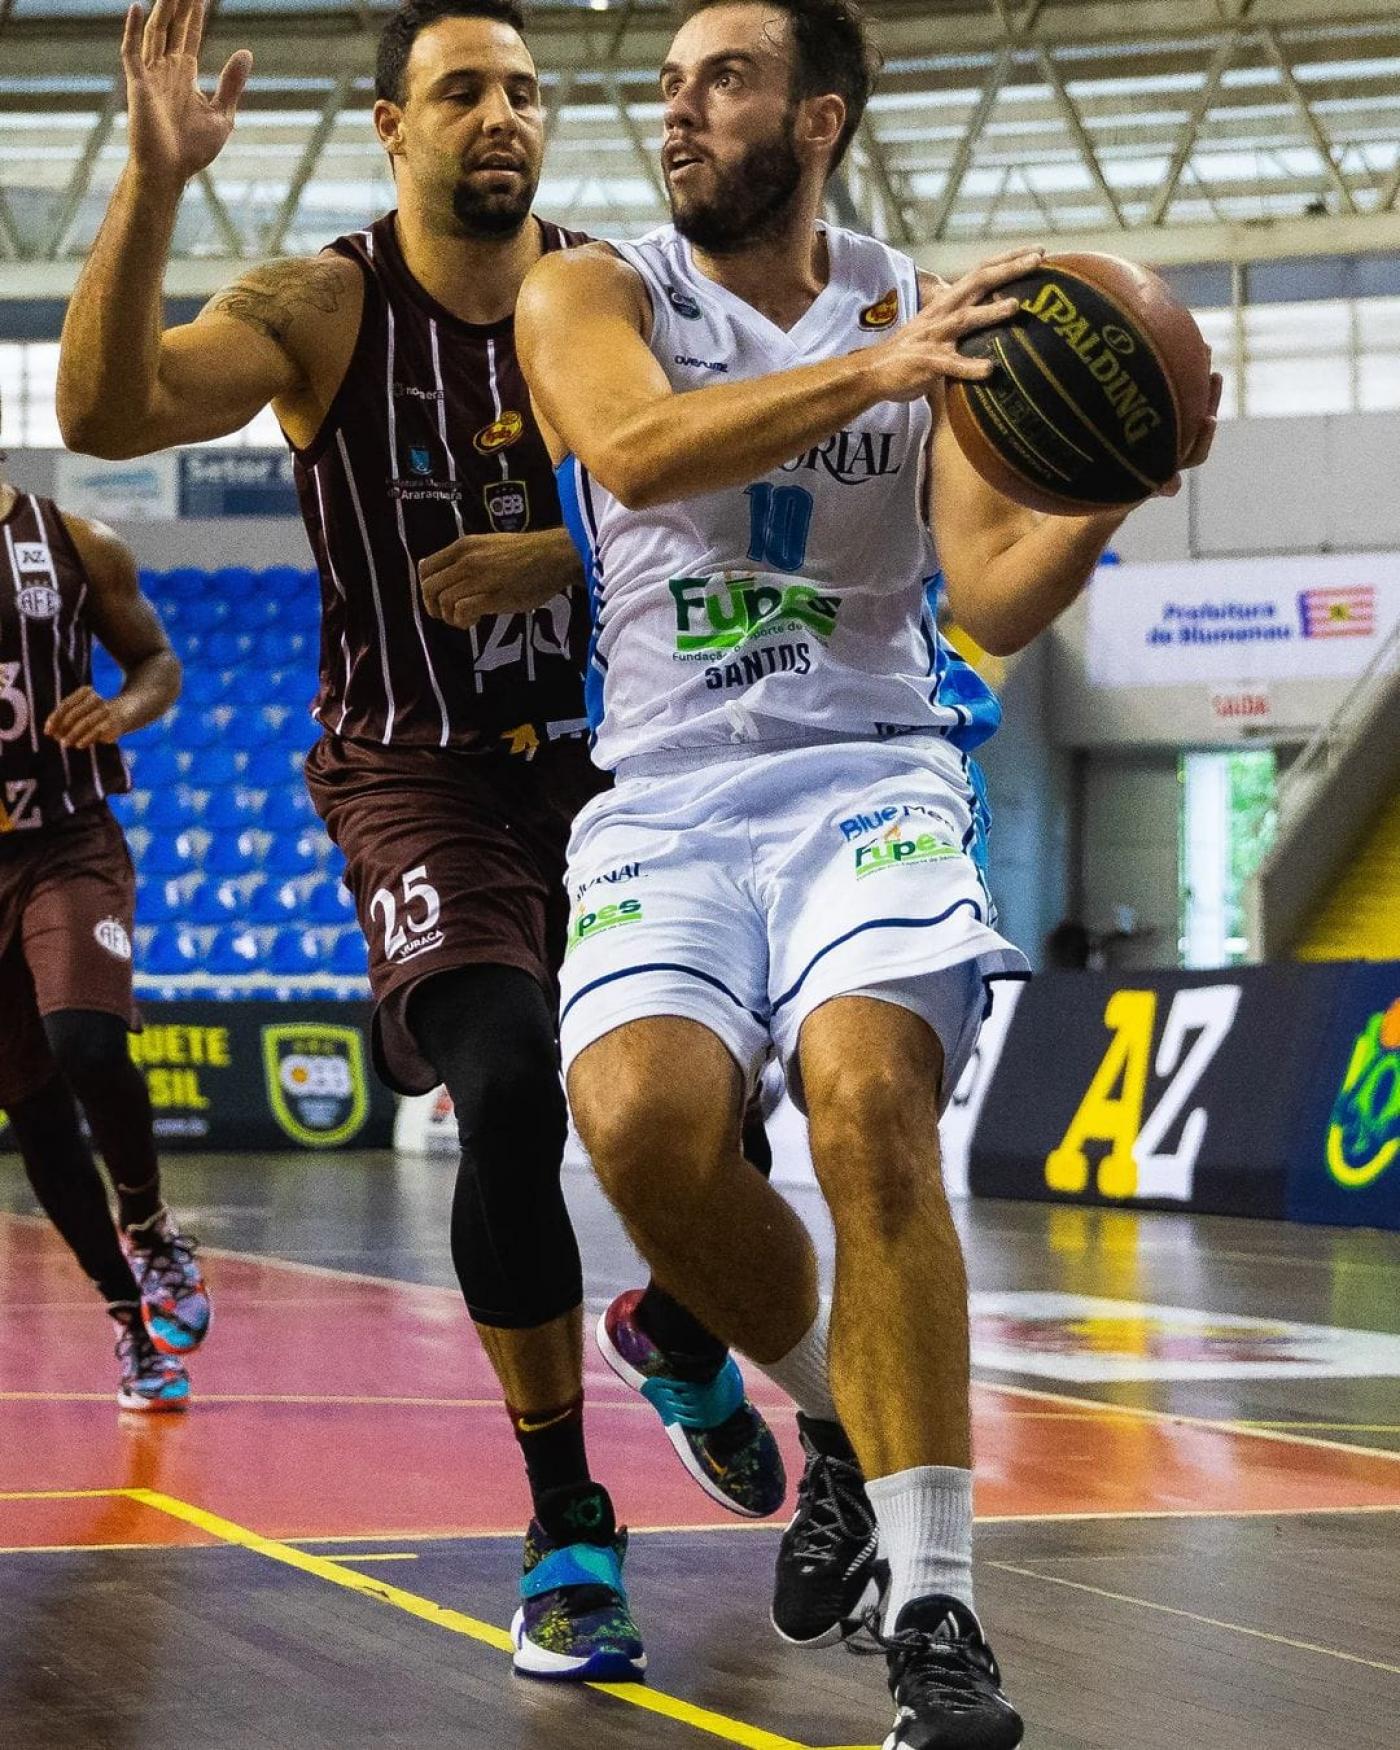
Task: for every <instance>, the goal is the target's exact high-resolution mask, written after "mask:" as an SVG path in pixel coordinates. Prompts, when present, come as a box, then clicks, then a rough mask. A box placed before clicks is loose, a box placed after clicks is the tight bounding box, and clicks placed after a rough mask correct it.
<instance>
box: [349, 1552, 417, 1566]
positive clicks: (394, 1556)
mask: <svg viewBox="0 0 1400 1750" xmlns="http://www.w3.org/2000/svg"><path fill="white" fill-rule="evenodd" d="M340 1559H341V1561H343V1562H354V1563H356V1564H357V1565H358V1564H359V1563H361V1562H416V1561H417V1560H418V1557H417V1555H416V1554H414V1553H411V1552H409V1551H407V1550H395V1551H393V1552H392V1553H386V1552H385V1551H383V1550H375V1551H371V1550H365V1551H363V1552H362V1553H361V1554H359V1555H343V1556H342V1557H341V1558H340Z"/></svg>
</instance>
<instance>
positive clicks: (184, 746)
mask: <svg viewBox="0 0 1400 1750" xmlns="http://www.w3.org/2000/svg"><path fill="white" fill-rule="evenodd" d="M219 738H220V730H219V725H218V722H217V720H216V719H215V718H214V717H213V716H212V715H211V714H210V713H208V712H204V711H186V712H185V713H184V714H183V716H182V717H181V718H180V722H179V724H178V726H177V727H176V728H175V729H173V730H172V731H171V739H172V740H173V742H174V744H175V746H176V748H177V749H178V750H179V751H180V752H181V753H194V754H197V753H199V752H200V750H201V749H202V748H206V747H215V746H217V745H218V742H219Z"/></svg>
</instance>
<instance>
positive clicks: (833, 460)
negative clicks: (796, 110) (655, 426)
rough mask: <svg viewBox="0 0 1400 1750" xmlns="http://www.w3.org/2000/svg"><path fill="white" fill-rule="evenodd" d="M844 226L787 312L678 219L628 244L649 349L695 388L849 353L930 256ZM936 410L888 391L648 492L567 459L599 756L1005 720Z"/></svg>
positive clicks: (832, 230)
mask: <svg viewBox="0 0 1400 1750" xmlns="http://www.w3.org/2000/svg"><path fill="white" fill-rule="evenodd" d="M826 237H827V243H828V248H829V253H830V278H829V280H828V283H827V285H826V287H825V289H824V290H823V291H822V293H821V295H820V296H819V297H818V298H817V300H816V301H815V303H813V304H812V306H811V308H810V309H809V310H808V311H807V312H806V314H805V315H804V316H803V317H802V319H801V320H800V321H799V322H798V323H797V324H796V325H795V326H794V327H793V328H791V329H789V330H788V331H787V332H784V331H783V330H782V329H780V328H778V327H776V326H775V325H774V324H773V323H772V322H770V321H769V320H768V318H767V317H766V316H763V315H761V314H760V313H759V312H758V311H757V310H755V309H754V308H752V306H751V305H749V304H746V303H745V302H744V301H743V300H742V299H740V298H738V297H736V296H735V295H734V294H733V293H732V292H730V291H727V290H726V289H725V288H724V287H723V286H720V285H716V284H715V283H714V281H713V280H710V279H707V278H706V277H705V276H704V275H703V274H701V273H700V272H699V271H698V270H697V269H696V267H695V265H694V262H693V260H692V257H691V252H690V246H689V244H688V243H687V242H686V241H685V240H684V239H683V238H682V237H680V236H678V235H677V233H676V231H675V230H674V228H673V227H671V226H669V225H668V226H665V227H663V228H662V229H661V230H658V231H654V232H652V233H651V235H650V236H648V237H646V238H644V239H643V240H642V241H641V242H640V243H637V244H630V243H617V244H614V245H613V247H614V248H615V249H616V250H617V252H618V254H619V255H621V256H622V257H623V258H624V259H625V260H626V261H628V262H629V263H630V264H631V265H632V266H633V267H634V268H635V269H636V270H637V272H638V273H640V274H641V276H642V279H643V280H644V282H645V284H646V288H647V292H648V294H649V296H650V300H651V307H652V329H651V339H650V345H651V350H652V352H653V353H654V354H655V355H656V358H657V360H658V362H659V363H660V365H661V367H662V369H663V370H664V371H665V373H666V375H667V377H668V378H669V379H670V382H671V384H672V387H673V388H674V389H675V390H676V391H677V392H678V393H685V392H686V391H688V390H692V389H700V388H705V387H708V386H710V385H712V384H717V383H732V382H736V381H741V380H743V379H746V378H751V377H760V376H766V375H768V374H770V373H772V372H774V371H782V370H787V369H791V368H792V367H794V366H797V365H804V364H810V363H813V362H814V361H816V360H820V359H829V358H837V357H840V356H841V355H843V354H845V353H849V352H853V351H855V350H856V349H857V348H858V347H862V346H873V345H877V344H878V343H879V342H880V341H881V340H883V339H885V338H886V337H887V336H888V335H889V334H890V332H891V331H892V330H893V329H895V328H896V327H897V326H898V325H899V324H900V323H901V322H906V321H908V320H909V318H910V317H911V316H912V315H913V314H914V313H915V312H916V311H917V309H918V307H919V288H918V276H917V270H916V268H915V266H914V263H913V262H912V261H910V260H909V258H908V257H907V256H904V255H901V254H899V253H898V252H897V251H895V250H892V249H889V248H887V247H886V246H885V245H884V244H883V243H880V242H877V241H876V240H875V239H874V238H870V237H862V236H859V235H857V234H856V233H854V232H850V231H843V230H839V229H837V228H836V227H834V226H828V227H826ZM931 424H932V415H931V413H930V410H929V407H928V403H927V402H926V401H925V400H923V399H922V398H920V399H919V400H917V401H913V402H908V403H898V402H882V403H880V404H879V405H878V406H875V407H873V408H871V409H870V410H869V411H868V412H867V413H865V414H863V415H861V417H860V418H859V419H857V420H854V421H853V422H852V423H851V425H850V426H848V427H847V428H846V429H845V430H843V431H840V432H837V433H836V434H835V435H834V436H832V437H830V438H827V439H825V440H824V441H823V442H821V443H819V444H816V445H814V446H813V447H812V448H810V449H808V450H805V451H804V452H803V453H802V454H801V455H799V456H794V457H793V458H792V459H791V460H790V461H788V462H786V463H784V464H783V465H782V466H780V467H777V468H774V469H773V470H772V472H771V473H768V474H765V475H764V476H763V477H762V478H761V479H758V480H755V481H753V482H751V483H750V484H748V485H746V486H731V487H725V488H724V489H723V490H722V491H717V492H709V493H705V494H703V495H702V496H700V497H697V498H688V499H685V500H683V501H681V502H679V503H675V504H667V505H658V506H655V507H654V508H652V509H649V510H639V511H636V510H628V509H627V508H626V507H625V506H624V505H622V504H620V503H619V502H618V501H617V500H616V499H615V498H614V497H613V496H612V495H611V494H610V493H609V492H608V491H607V490H606V489H605V488H604V487H603V486H602V485H601V484H600V483H599V482H598V481H597V480H596V479H594V478H592V477H591V476H590V475H589V473H588V471H587V470H586V469H585V468H584V467H583V466H582V464H581V463H580V462H579V461H578V460H577V458H575V457H572V456H569V457H566V458H565V459H564V461H563V462H561V463H560V465H559V468H558V471H557V472H558V478H559V489H560V490H559V496H560V500H561V503H562V505H563V508H564V517H565V521H566V523H567V524H568V526H569V529H570V532H571V533H572V534H573V537H574V540H575V541H576V542H577V544H578V546H579V549H580V552H581V553H582V555H583V560H584V567H585V570H586V572H587V573H588V576H589V586H590V599H591V603H592V609H593V640H592V647H591V650H590V660H589V674H588V677H587V693H588V706H589V717H590V721H591V724H592V728H593V733H594V737H595V758H596V760H597V762H598V764H599V765H602V766H605V767H608V768H616V767H617V766H618V765H619V763H620V762H622V761H624V760H627V761H631V760H633V759H635V758H637V757H638V756H647V755H665V756H684V755H691V756H695V757H699V758H703V757H704V756H705V754H706V752H707V751H708V750H710V749H713V751H714V752H715V753H716V754H721V753H723V752H724V751H726V750H735V749H736V748H742V747H744V746H745V745H747V746H748V747H749V748H751V749H753V750H755V751H756V750H757V749H758V748H761V747H762V746H765V745H769V746H792V745H796V744H801V743H803V742H814V741H818V742H819V741H823V740H828V739H846V738H849V737H857V738H878V737H882V736H888V735H901V734H909V733H917V732H919V731H923V732H925V733H934V734H941V735H944V736H947V737H948V738H949V739H950V740H952V741H953V742H954V743H955V745H957V746H958V747H959V748H960V749H962V750H964V751H966V750H967V749H969V748H971V747H973V746H975V745H976V744H977V743H978V742H980V741H982V740H985V738H986V737H987V736H988V735H990V734H991V733H992V731H993V730H994V729H995V727H996V724H997V721H998V719H999V716H1000V710H999V707H998V705H997V703H996V700H995V699H994V698H993V697H992V695H991V694H990V693H989V692H988V690H987V688H986V687H985V686H984V685H983V684H982V682H981V681H980V680H979V679H978V678H977V676H976V675H975V674H974V673H973V671H972V670H971V669H970V668H968V667H967V665H966V664H965V663H963V662H962V661H961V659H960V658H959V657H958V656H957V655H956V653H955V652H954V651H953V650H952V649H951V647H950V646H949V645H948V644H947V643H946V642H945V641H944V640H943V639H942V638H941V637H940V635H939V633H938V630H937V626H936V624H935V619H934V607H935V593H936V585H935V575H936V569H937V562H936V559H935V556H934V550H933V543H932V539H931V537H930V535H929V531H928V526H927V522H926V519H925V495H926V491H927V486H926V478H927V464H928V456H927V452H928V439H929V432H930V427H931ZM657 763H661V762H657ZM664 763H667V764H669V763H670V759H669V758H668V759H667V760H666V761H665V762H664Z"/></svg>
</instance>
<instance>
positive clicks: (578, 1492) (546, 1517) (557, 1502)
mask: <svg viewBox="0 0 1400 1750" xmlns="http://www.w3.org/2000/svg"><path fill="white" fill-rule="evenodd" d="M537 1512H538V1514H539V1515H540V1517H537V1518H535V1519H532V1520H531V1521H530V1526H529V1529H528V1530H527V1531H526V1533H525V1571H524V1574H523V1576H522V1578H521V1581H520V1599H521V1604H520V1609H519V1610H517V1611H516V1613H515V1620H514V1622H512V1623H511V1625H510V1633H511V1639H512V1640H513V1641H514V1642H515V1658H514V1664H515V1669H516V1671H517V1672H518V1673H519V1674H520V1676H522V1677H543V1678H547V1679H552V1680H553V1681H555V1682H563V1683H626V1682H632V1681H635V1680H636V1679H637V1678H639V1677H641V1676H642V1675H643V1673H644V1672H645V1671H646V1668H647V1656H646V1654H645V1652H644V1651H643V1650H642V1637H641V1635H640V1634H639V1633H638V1632H637V1625H636V1623H635V1622H633V1620H632V1612H631V1609H630V1607H629V1606H628V1603H627V1593H626V1590H625V1588H624V1587H623V1584H622V1562H623V1558H624V1556H625V1555H626V1554H627V1533H626V1531H623V1530H619V1529H618V1525H617V1520H616V1519H615V1517H614V1516H613V1509H612V1502H611V1501H610V1500H609V1499H608V1494H607V1490H606V1489H602V1488H599V1486H598V1485H597V1484H596V1483H586V1484H578V1485H576V1486H574V1487H572V1488H568V1489H552V1490H551V1491H550V1492H549V1493H548V1494H547V1495H545V1496H544V1497H543V1498H542V1500H541V1501H540V1503H539V1505H538V1508H537ZM542 1521H547V1524H548V1529H546V1524H545V1523H542Z"/></svg>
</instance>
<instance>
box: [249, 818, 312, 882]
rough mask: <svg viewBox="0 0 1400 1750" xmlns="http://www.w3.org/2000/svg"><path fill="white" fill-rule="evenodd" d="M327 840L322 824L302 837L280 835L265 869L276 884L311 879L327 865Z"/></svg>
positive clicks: (270, 849) (267, 859)
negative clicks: (291, 880)
mask: <svg viewBox="0 0 1400 1750" xmlns="http://www.w3.org/2000/svg"><path fill="white" fill-rule="evenodd" d="M326 842H327V841H326V839H325V836H324V834H323V833H322V831H321V828H320V826H319V824H318V825H317V826H315V827H309V828H307V829H306V830H305V831H304V832H299V833H290V832H288V833H278V834H276V836H275V837H274V838H273V840H272V844H271V846H270V848H269V850H268V853H267V857H266V860H265V862H264V867H265V869H266V870H267V873H268V876H269V878H270V879H272V880H274V881H287V880H290V879H291V878H292V877H293V876H297V875H308V874H311V873H312V872H313V871H315V870H318V869H320V868H321V866H322V864H323V863H324V861H325V849H324V847H325V844H326Z"/></svg>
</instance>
